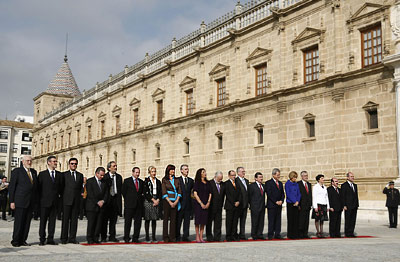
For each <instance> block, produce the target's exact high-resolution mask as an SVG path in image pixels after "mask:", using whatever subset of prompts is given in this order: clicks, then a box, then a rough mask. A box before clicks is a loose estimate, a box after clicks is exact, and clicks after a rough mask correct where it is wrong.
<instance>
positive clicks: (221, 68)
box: [208, 63, 229, 81]
mask: <svg viewBox="0 0 400 262" xmlns="http://www.w3.org/2000/svg"><path fill="white" fill-rule="evenodd" d="M208 74H209V76H210V81H215V80H217V79H220V78H224V77H226V76H229V66H227V65H223V64H221V63H218V64H216V65H215V66H214V68H213V69H212V70H211V71H210V72H209V73H208Z"/></svg>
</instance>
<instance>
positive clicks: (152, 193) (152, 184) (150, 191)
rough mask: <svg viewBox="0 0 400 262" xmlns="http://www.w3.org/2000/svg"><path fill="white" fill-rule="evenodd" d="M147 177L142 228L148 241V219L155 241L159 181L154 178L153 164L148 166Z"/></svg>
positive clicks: (158, 209)
mask: <svg viewBox="0 0 400 262" xmlns="http://www.w3.org/2000/svg"><path fill="white" fill-rule="evenodd" d="M148 172H149V177H147V178H146V179H145V180H144V188H143V192H144V197H145V200H144V221H145V222H144V228H145V230H146V242H150V234H149V229H150V221H151V230H152V241H153V243H157V239H156V225H157V223H156V222H157V220H159V219H160V214H161V202H160V201H161V197H162V194H161V181H160V180H159V179H157V178H156V175H157V169H156V168H155V167H154V166H150V167H149V168H148Z"/></svg>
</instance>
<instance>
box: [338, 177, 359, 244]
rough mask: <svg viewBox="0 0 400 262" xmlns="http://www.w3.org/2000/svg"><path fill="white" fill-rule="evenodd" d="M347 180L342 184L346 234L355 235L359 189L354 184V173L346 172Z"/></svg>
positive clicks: (347, 235)
mask: <svg viewBox="0 0 400 262" xmlns="http://www.w3.org/2000/svg"><path fill="white" fill-rule="evenodd" d="M346 177H347V181H346V182H345V183H343V184H342V188H341V189H342V190H341V195H340V196H341V198H342V204H343V209H344V235H345V236H346V237H355V234H354V228H355V227H356V219H357V210H358V189H357V185H356V184H354V174H353V173H352V172H348V173H347V174H346Z"/></svg>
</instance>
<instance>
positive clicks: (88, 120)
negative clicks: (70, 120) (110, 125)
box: [85, 117, 92, 126]
mask: <svg viewBox="0 0 400 262" xmlns="http://www.w3.org/2000/svg"><path fill="white" fill-rule="evenodd" d="M85 123H86V126H92V119H91V118H90V117H88V118H86V121H85Z"/></svg>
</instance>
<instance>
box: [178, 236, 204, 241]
mask: <svg viewBox="0 0 400 262" xmlns="http://www.w3.org/2000/svg"><path fill="white" fill-rule="evenodd" d="M182 241H183V242H191V241H190V239H189V238H187V237H184V238H183V239H182ZM207 241H208V238H207Z"/></svg>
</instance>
